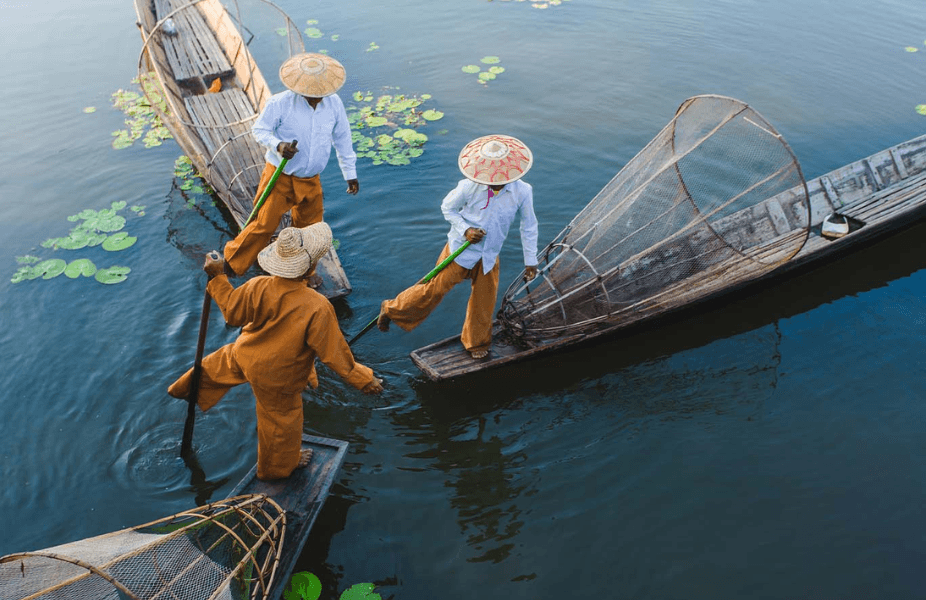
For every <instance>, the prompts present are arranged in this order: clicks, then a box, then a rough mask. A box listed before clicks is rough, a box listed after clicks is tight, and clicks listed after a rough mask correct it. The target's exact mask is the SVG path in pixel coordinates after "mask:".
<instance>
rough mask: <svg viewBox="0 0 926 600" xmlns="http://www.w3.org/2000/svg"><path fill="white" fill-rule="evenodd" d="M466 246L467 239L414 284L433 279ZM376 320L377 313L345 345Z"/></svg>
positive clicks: (368, 328) (377, 318) (351, 342)
mask: <svg viewBox="0 0 926 600" xmlns="http://www.w3.org/2000/svg"><path fill="white" fill-rule="evenodd" d="M467 248H469V241H468V240H467V241H465V242H463V245H462V246H460V247H459V248H457V249H456V250H454V252H453V254H451V255H450V256H448V257H447V258H445V259H444V260H442V261H441V262H440V264H438V265H437V266H436V267H434V268H433V269H431V271H430V272H429V273H428V274H427V275H425V276H424V277H422V278H421V279H419V280H418V283H416V284H415V285H421V284H422V283H427V282H429V281H431V280H432V279H434V277H435V276H436V275H437V274H438V273H440V272H441V271H443V270H444V267H446V266H447V265H449V264H450V263H452V262H453V259H455V258H456V257H458V256H459V255H460V253H461V252H463V251H464V250H466V249H467ZM377 320H379V314H377V315H376V316H375V317H373V320H372V321H370V322H369V323H367V324H366V326H365V327H364V328H363V329H361V330H360V333H358V334H357V335H355V336H354V337H352V338H351V339H350V340H348V341H347V345H348V346H350V345H351V344H353V343H354V342H356V341H357V340H359V339H360V337H361V336H363V335H364V334H365V333H366V332H368V331H369V330H371V329H373V326H374V325H376V321H377Z"/></svg>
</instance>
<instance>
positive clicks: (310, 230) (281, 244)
mask: <svg viewBox="0 0 926 600" xmlns="http://www.w3.org/2000/svg"><path fill="white" fill-rule="evenodd" d="M330 247H331V228H330V227H329V226H328V224H327V223H315V224H314V225H309V226H308V227H303V228H301V229H298V228H296V227H287V228H286V229H284V230H283V231H281V232H280V235H279V236H278V237H277V239H276V241H275V242H273V243H272V244H270V245H269V246H267V247H266V248H264V249H263V250H261V251H260V254H258V255H257V262H258V264H260V266H261V268H262V269H263V270H265V271H267V272H268V273H270V274H271V275H278V276H280V277H285V278H287V279H298V278H299V277H302V276H303V275H305V274H306V272H308V271H309V269H311V268H312V266H314V265H317V264H318V261H319V260H321V257H322V256H324V255H325V254H326V253H327V252H328V248H330Z"/></svg>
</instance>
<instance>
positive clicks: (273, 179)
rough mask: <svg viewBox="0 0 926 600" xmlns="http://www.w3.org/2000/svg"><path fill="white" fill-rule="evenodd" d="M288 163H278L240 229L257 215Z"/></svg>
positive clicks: (283, 161)
mask: <svg viewBox="0 0 926 600" xmlns="http://www.w3.org/2000/svg"><path fill="white" fill-rule="evenodd" d="M297 141H298V140H293V143H292V146H293V147H295V146H296V142H297ZM288 162H289V159H288V158H284V159H283V160H281V161H280V165H279V166H278V167H277V169H276V171H274V172H273V175H271V176H270V181H268V182H267V185H266V187H264V191H263V193H262V194H261V195H260V198H258V199H257V202H255V203H254V208H253V210H251V214H249V215H248V218H247V220H246V221H245V222H244V225H242V226H241V229H244V228H245V227H247V226H248V224H249V223H250V222H251V220H252V219H253V218H254V215H256V214H257V211H258V210H260V207H261V206H262V205H263V204H264V200H266V199H267V196H269V195H270V191H271V190H272V189H273V186H274V184H276V182H277V178H278V177H279V176H280V173H282V172H283V167H285V166H286V163H288Z"/></svg>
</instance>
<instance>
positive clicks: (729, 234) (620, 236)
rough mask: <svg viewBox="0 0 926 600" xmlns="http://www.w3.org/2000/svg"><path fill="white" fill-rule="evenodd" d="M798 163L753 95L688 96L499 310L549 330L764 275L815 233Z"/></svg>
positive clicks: (539, 334)
mask: <svg viewBox="0 0 926 600" xmlns="http://www.w3.org/2000/svg"><path fill="white" fill-rule="evenodd" d="M810 223H811V219H810V200H809V195H808V192H807V185H806V183H805V181H804V177H803V174H802V173H801V169H800V165H799V164H798V161H797V159H796V158H795V156H794V153H793V152H792V151H791V149H790V147H789V146H788V144H787V143H786V142H785V141H784V139H783V138H782V136H781V135H780V134H779V133H778V132H777V131H776V130H775V128H774V127H773V126H772V125H771V124H770V123H769V122H768V121H767V120H766V119H765V118H763V117H762V116H761V115H760V114H759V113H757V112H756V111H755V110H754V109H752V108H751V107H749V106H748V105H746V104H745V103H743V102H741V101H739V100H735V99H733V98H727V97H724V96H715V95H706V96H695V97H693V98H689V99H688V100H686V101H685V102H684V103H682V105H681V106H680V107H679V109H678V111H677V112H676V114H675V117H674V118H673V119H672V120H671V121H670V122H669V123H668V124H667V125H666V126H665V127H664V128H663V129H662V131H660V132H659V134H657V135H656V137H655V138H653V140H652V141H650V143H649V144H647V145H646V146H645V147H644V148H643V149H642V150H641V151H640V152H639V153H638V154H637V155H636V156H635V157H634V158H633V159H631V160H630V162H628V163H627V164H626V165H625V166H624V168H623V169H621V170H620V172H618V174H617V175H616V176H615V177H614V178H613V179H612V180H611V181H610V182H609V183H608V184H607V185H606V186H605V187H604V188H603V189H602V190H601V191H600V192H599V193H598V194H597V195H596V196H595V197H594V198H593V199H592V201H591V202H590V203H589V204H588V205H587V206H586V207H585V208H584V209H583V210H582V211H580V212H579V214H578V215H576V217H575V218H574V219H573V220H572V222H571V223H569V225H568V226H567V227H566V228H565V229H564V230H563V231H562V232H561V233H560V234H559V235H558V236H557V237H556V238H555V239H554V240H553V242H551V243H550V245H548V246H547V247H546V248H545V249H544V250H543V252H541V256H540V259H541V260H540V277H539V278H538V279H536V280H534V281H532V282H530V283H525V282H523V281H522V280H516V281H515V282H514V283H512V285H511V286H510V287H509V288H508V290H507V291H506V293H505V296H504V298H503V300H502V306H501V309H500V311H499V313H498V317H499V321H500V322H501V324H502V326H503V328H504V329H506V330H507V331H508V332H510V333H513V334H514V335H515V336H516V337H522V338H525V337H527V338H531V337H534V338H550V337H555V336H561V335H565V334H572V333H576V332H579V331H582V330H584V329H594V328H599V327H601V326H602V324H607V325H610V324H613V323H616V322H619V321H620V320H621V319H625V318H628V316H630V315H633V318H634V319H636V318H639V317H641V316H643V315H645V314H648V313H651V312H659V311H663V310H665V309H666V308H671V307H675V306H680V305H682V304H684V303H687V302H690V301H693V300H697V299H699V298H703V297H705V296H707V295H710V294H711V293H712V292H714V291H717V290H719V289H722V288H725V287H729V286H730V285H735V284H737V283H739V282H744V281H748V280H750V279H754V278H756V277H759V276H761V275H763V274H765V273H767V272H769V271H771V270H772V269H775V268H776V267H778V266H779V265H781V264H783V263H784V262H786V261H788V260H790V259H791V258H792V257H794V256H795V255H796V254H797V253H798V252H799V251H800V250H801V248H802V247H803V245H804V243H805V242H806V241H807V239H808V237H809V234H810Z"/></svg>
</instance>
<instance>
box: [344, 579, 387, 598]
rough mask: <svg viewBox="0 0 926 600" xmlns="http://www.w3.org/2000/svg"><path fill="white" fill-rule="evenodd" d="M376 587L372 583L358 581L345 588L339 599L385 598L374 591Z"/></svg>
mask: <svg viewBox="0 0 926 600" xmlns="http://www.w3.org/2000/svg"><path fill="white" fill-rule="evenodd" d="M375 588H376V586H375V585H373V584H372V583H356V584H354V585H352V586H350V587H349V588H347V589H346V590H344V591H343V592H342V593H341V596H340V598H339V600H383V598H382V596H380V595H379V594H376V593H374V592H373V590H374V589H375Z"/></svg>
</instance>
